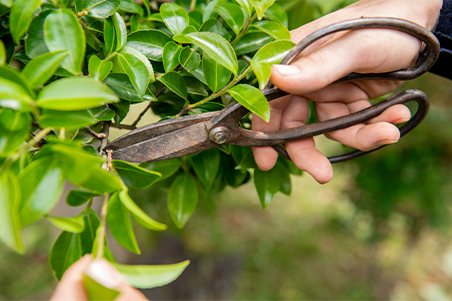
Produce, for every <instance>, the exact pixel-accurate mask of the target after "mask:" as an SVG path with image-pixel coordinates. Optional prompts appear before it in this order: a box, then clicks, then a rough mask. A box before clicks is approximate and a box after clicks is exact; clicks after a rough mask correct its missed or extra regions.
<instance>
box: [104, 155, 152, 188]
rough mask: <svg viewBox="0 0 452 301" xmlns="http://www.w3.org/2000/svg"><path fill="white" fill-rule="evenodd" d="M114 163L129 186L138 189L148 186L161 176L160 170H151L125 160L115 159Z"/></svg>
mask: <svg viewBox="0 0 452 301" xmlns="http://www.w3.org/2000/svg"><path fill="white" fill-rule="evenodd" d="M112 163H113V166H114V167H115V170H116V171H117V172H118V174H119V176H120V177H121V179H122V180H123V181H124V184H126V185H127V187H131V188H137V189H141V188H146V187H148V186H150V185H152V184H153V183H154V182H155V181H157V180H158V179H159V178H160V176H161V174H160V173H158V172H155V171H150V170H147V169H144V168H142V167H140V166H138V165H134V164H131V163H128V162H125V161H120V160H113V161H112Z"/></svg>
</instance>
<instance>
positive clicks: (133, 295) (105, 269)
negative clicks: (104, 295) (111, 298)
mask: <svg viewBox="0 0 452 301" xmlns="http://www.w3.org/2000/svg"><path fill="white" fill-rule="evenodd" d="M83 274H86V275H88V276H89V277H91V278H92V279H93V280H95V281H97V282H98V283H99V284H101V285H103V286H105V287H107V288H111V289H117V290H119V291H120V292H121V293H120V295H119V296H118V297H117V298H116V299H115V300H118V301H126V300H137V301H145V300H148V299H147V298H146V297H144V295H143V294H142V293H140V292H139V291H138V290H136V289H134V288H132V287H130V286H129V285H128V284H127V283H126V281H125V280H124V278H123V277H122V276H121V274H119V272H118V271H117V270H116V269H115V268H114V267H113V266H112V265H111V263H109V262H108V261H107V260H105V259H95V260H93V259H92V257H91V255H85V256H84V257H83V258H82V259H80V260H79V261H77V262H76V263H74V264H73V265H72V266H71V267H70V268H69V269H68V270H67V271H66V272H65V273H64V275H63V277H62V279H61V281H60V283H59V284H58V286H57V288H56V289H55V292H54V294H53V296H52V298H51V299H50V301H63V300H64V301H87V300H88V295H87V293H86V290H85V287H84V285H83Z"/></svg>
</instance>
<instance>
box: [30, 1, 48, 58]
mask: <svg viewBox="0 0 452 301" xmlns="http://www.w3.org/2000/svg"><path fill="white" fill-rule="evenodd" d="M50 13H52V10H45V11H41V12H40V13H39V14H38V15H36V16H35V17H34V18H33V19H32V20H31V23H30V28H29V29H28V32H27V38H26V39H25V51H26V53H27V56H28V57H30V58H32V59H34V58H35V57H38V56H40V55H41V54H44V53H46V52H48V51H49V49H48V48H47V46H46V43H45V41H44V24H45V20H46V18H47V16H48V15H49V14H50Z"/></svg>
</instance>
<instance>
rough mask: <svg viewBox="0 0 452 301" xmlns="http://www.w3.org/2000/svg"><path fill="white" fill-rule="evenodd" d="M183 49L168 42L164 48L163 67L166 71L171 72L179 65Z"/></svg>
mask: <svg viewBox="0 0 452 301" xmlns="http://www.w3.org/2000/svg"><path fill="white" fill-rule="evenodd" d="M182 49H183V48H182V47H181V46H179V45H178V44H176V43H174V42H172V41H171V42H168V43H167V44H166V45H165V48H163V66H164V67H165V71H166V72H168V71H171V70H173V69H174V68H176V67H177V66H178V65H179V56H180V53H181V52H182Z"/></svg>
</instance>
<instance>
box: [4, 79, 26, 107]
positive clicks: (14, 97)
mask: <svg viewBox="0 0 452 301" xmlns="http://www.w3.org/2000/svg"><path fill="white" fill-rule="evenodd" d="M32 102H33V100H32V99H31V97H30V95H29V94H28V93H27V92H26V91H25V90H24V89H23V88H22V86H20V85H18V84H16V83H15V82H13V81H10V80H7V79H4V78H2V77H0V107H4V108H10V109H12V110H17V111H25V112H28V111H31V108H32Z"/></svg>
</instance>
